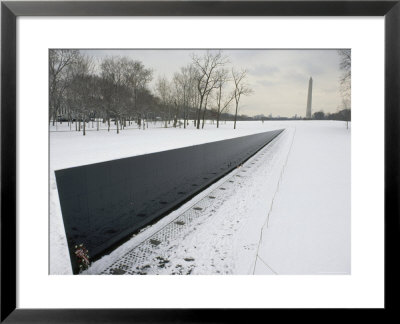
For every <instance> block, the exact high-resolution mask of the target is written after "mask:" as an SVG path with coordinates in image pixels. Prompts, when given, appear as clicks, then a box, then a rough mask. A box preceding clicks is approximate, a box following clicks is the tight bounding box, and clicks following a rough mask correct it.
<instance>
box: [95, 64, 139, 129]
mask: <svg viewBox="0 0 400 324" xmlns="http://www.w3.org/2000/svg"><path fill="white" fill-rule="evenodd" d="M127 66H128V59H126V58H114V57H111V58H106V59H105V60H103V62H102V63H101V76H102V79H103V87H102V88H103V89H102V90H103V98H104V100H105V101H106V102H107V116H106V117H107V120H108V130H110V118H111V117H113V118H115V125H116V126H117V134H119V129H120V125H121V118H122V117H123V116H124V115H126V114H128V111H129V108H130V107H131V106H132V89H131V87H130V82H129V81H130V80H129V79H128V78H127V76H128V75H127V73H126V69H127Z"/></svg>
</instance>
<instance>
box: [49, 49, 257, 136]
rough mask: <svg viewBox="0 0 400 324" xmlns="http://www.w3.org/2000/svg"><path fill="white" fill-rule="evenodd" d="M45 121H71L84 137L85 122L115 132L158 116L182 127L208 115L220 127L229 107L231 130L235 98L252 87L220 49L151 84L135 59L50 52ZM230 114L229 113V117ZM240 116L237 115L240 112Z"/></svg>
mask: <svg viewBox="0 0 400 324" xmlns="http://www.w3.org/2000/svg"><path fill="white" fill-rule="evenodd" d="M49 56H50V57H49V123H52V124H53V125H54V124H55V123H57V121H66V122H68V123H71V124H73V123H75V129H76V130H77V131H81V130H82V132H83V135H85V131H86V123H88V122H89V121H90V120H91V121H95V122H96V123H97V129H99V123H106V124H107V125H108V130H110V125H111V122H113V123H115V125H116V130H117V133H119V131H120V130H121V129H124V128H125V127H127V126H129V125H131V123H132V122H135V123H137V125H138V126H139V127H140V126H141V125H142V124H143V125H144V124H145V123H148V122H149V121H155V120H162V121H163V123H164V126H165V127H167V126H168V125H170V126H172V127H177V126H178V125H181V124H182V121H183V127H184V128H186V127H187V125H188V124H189V121H192V122H193V124H194V126H195V127H196V128H197V129H200V128H204V123H205V120H207V118H212V119H214V120H215V121H216V123H215V124H216V127H219V124H220V120H221V117H222V116H225V117H226V114H227V112H228V110H229V109H230V108H231V107H234V109H235V110H234V114H232V116H233V120H234V128H236V120H238V111H239V108H240V106H239V104H240V99H241V98H242V97H243V96H246V95H250V94H251V93H252V90H251V89H250V87H249V86H248V85H247V84H246V70H236V69H235V68H234V67H233V66H232V65H231V64H230V62H229V59H228V57H227V56H225V55H224V54H223V53H222V52H221V51H214V52H211V51H207V52H204V54H203V55H201V56H199V55H197V54H192V55H191V63H190V64H188V65H187V66H184V67H182V68H181V69H180V70H179V71H177V72H176V73H175V74H174V76H173V77H172V78H171V79H168V78H166V77H161V78H159V79H158V80H156V82H155V87H154V89H150V86H149V85H150V83H151V81H152V80H153V77H154V71H152V70H151V69H149V68H147V67H145V66H144V64H143V63H142V62H140V61H138V60H134V59H131V58H128V57H108V58H105V59H102V60H101V61H95V60H94V59H93V58H92V57H90V56H87V55H82V53H80V51H79V50H61V49H60V50H50V55H49ZM229 116H230V115H229ZM239 118H240V116H239Z"/></svg>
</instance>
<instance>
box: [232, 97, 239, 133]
mask: <svg viewBox="0 0 400 324" xmlns="http://www.w3.org/2000/svg"><path fill="white" fill-rule="evenodd" d="M238 106H239V103H238V102H237V101H236V110H235V121H234V123H233V129H236V118H237V112H238Z"/></svg>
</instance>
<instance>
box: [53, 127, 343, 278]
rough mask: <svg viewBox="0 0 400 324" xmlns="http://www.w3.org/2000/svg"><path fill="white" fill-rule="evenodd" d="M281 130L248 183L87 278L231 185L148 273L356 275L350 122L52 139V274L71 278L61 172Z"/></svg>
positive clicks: (240, 181) (238, 183) (239, 181)
mask: <svg viewBox="0 0 400 324" xmlns="http://www.w3.org/2000/svg"><path fill="white" fill-rule="evenodd" d="M279 128H285V129H286V131H285V132H284V133H282V135H281V136H279V137H278V138H277V139H276V140H275V141H274V142H273V143H271V144H270V145H268V146H267V147H266V148H265V149H264V150H263V152H262V153H263V154H261V153H260V154H258V155H257V156H255V157H254V158H253V159H254V161H253V160H249V161H248V163H247V165H244V166H243V167H244V168H246V167H247V166H248V167H249V168H248V170H247V171H248V173H246V176H245V177H240V178H238V177H237V176H236V175H235V174H234V173H235V172H238V171H237V170H235V171H233V173H232V174H230V175H227V176H226V177H225V178H224V179H221V180H220V181H219V182H218V183H216V184H214V185H213V186H211V187H210V188H208V189H207V190H206V191H205V192H203V193H201V194H200V195H199V196H197V197H195V198H194V199H193V200H192V201H190V202H188V203H187V204H185V205H184V206H181V208H179V210H177V211H174V212H172V213H171V214H170V215H168V216H166V217H165V218H164V219H163V220H161V221H160V222H159V223H157V224H155V225H153V226H152V227H150V228H147V229H146V230H145V231H142V232H141V233H140V234H138V235H136V236H135V237H133V238H132V239H131V240H130V241H128V242H127V243H125V244H124V245H123V246H121V247H120V248H118V249H117V250H116V251H114V252H113V253H111V254H110V255H109V256H105V257H103V258H102V259H101V260H99V261H97V262H96V263H95V264H94V265H93V266H92V268H91V269H90V271H89V272H88V273H101V272H102V271H103V270H104V269H105V267H107V266H109V265H110V264H113V263H115V262H117V260H118V259H119V258H121V257H122V256H124V254H125V253H126V252H128V251H129V250H131V249H132V248H133V247H134V246H136V245H137V244H139V243H140V242H143V241H144V240H146V239H148V238H149V237H151V235H153V234H154V233H156V232H157V231H159V230H160V229H161V228H162V227H163V226H165V225H167V224H168V223H169V222H171V221H173V220H174V219H175V218H177V217H179V215H181V214H182V213H184V212H185V210H187V209H188V208H191V207H192V206H193V205H194V204H196V203H201V201H202V200H204V199H205V198H207V195H209V193H211V192H213V190H218V186H221V185H224V186H225V187H226V184H229V183H231V182H230V181H229V180H230V179H231V180H232V179H233V178H232V177H235V178H234V180H235V181H234V182H232V185H231V187H229V188H228V187H226V189H228V191H227V192H226V193H225V194H224V195H220V196H218V197H216V199H215V201H216V202H215V203H213V205H212V207H211V209H208V210H207V209H206V208H205V209H204V211H202V213H203V214H204V215H203V216H204V217H203V216H202V217H199V218H198V219H197V220H196V221H195V222H194V223H193V224H191V225H190V226H188V228H187V231H185V232H184V235H183V236H182V237H179V236H178V237H176V238H175V239H174V240H171V242H169V245H168V246H167V247H166V249H164V250H159V253H160V255H163V260H165V257H168V263H165V262H164V263H163V266H162V267H157V268H156V269H159V270H160V271H158V272H156V271H155V270H154V268H153V270H152V271H150V272H149V273H162V274H168V273H176V269H180V270H181V271H179V272H178V273H192V274H212V273H227V274H252V273H255V274H273V273H278V274H280V273H282V274H302V273H307V274H317V273H350V133H351V132H350V130H347V129H346V127H345V123H343V122H330V121H323V122H318V121H282V122H277V121H274V122H264V123H261V122H239V123H238V129H236V130H233V129H232V124H231V123H227V124H222V125H221V128H220V129H216V128H215V125H211V124H208V125H206V128H205V129H204V130H195V129H193V128H191V129H186V130H185V129H183V128H181V129H179V128H178V129H170V128H169V129H164V128H157V129H156V128H153V129H146V130H138V129H132V130H124V131H122V132H121V133H120V134H118V135H117V134H115V131H114V133H112V132H110V133H109V132H107V131H99V132H97V131H93V132H88V133H87V135H86V136H85V137H84V136H82V134H81V133H75V132H57V133H55V132H52V133H51V134H50V168H51V169H50V172H51V174H50V263H51V264H50V273H52V274H69V273H71V270H70V266H69V256H68V249H67V246H66V239H65V233H64V228H63V223H62V216H61V210H60V205H59V201H58V194H57V188H56V184H55V179H54V170H57V169H61V168H65V167H70V166H75V165H81V164H89V163H95V162H100V161H105V160H111V159H115V158H121V157H127V156H133V155H138V154H145V153H150V152H156V151H161V150H167V149H172V148H177V147H183V146H188V145H195V144H200V143H205V142H210V141H216V140H222V139H226V138H232V137H236V136H244V135H249V134H254V133H259V132H263V131H268V130H272V129H279ZM255 159H257V161H256V160H255ZM216 192H217V191H216ZM161 248H162V245H160V249H161ZM167 251H168V253H167ZM257 255H258V257H257ZM152 257H154V256H152ZM185 259H186V260H189V261H185ZM156 260H160V259H159V258H158V259H156ZM178 265H179V267H178V268H177V266H178ZM185 265H186V266H185ZM185 271H186V272H185Z"/></svg>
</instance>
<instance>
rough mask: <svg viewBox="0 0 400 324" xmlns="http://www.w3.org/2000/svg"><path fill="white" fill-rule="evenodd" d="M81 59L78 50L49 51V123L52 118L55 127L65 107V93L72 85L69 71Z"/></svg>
mask: <svg viewBox="0 0 400 324" xmlns="http://www.w3.org/2000/svg"><path fill="white" fill-rule="evenodd" d="M79 57H80V53H79V51H78V50H64V49H55V50H50V51H49V121H50V120H51V118H52V119H53V125H54V123H55V122H56V120H57V116H58V113H59V110H60V108H61V106H62V105H63V100H64V99H65V91H66V89H67V87H68V86H69V85H70V80H69V73H68V69H69V68H70V67H71V66H72V65H73V64H74V63H76V62H77V60H78V59H79Z"/></svg>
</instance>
